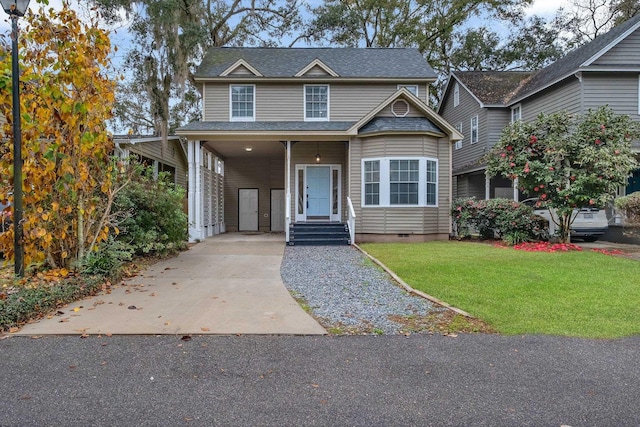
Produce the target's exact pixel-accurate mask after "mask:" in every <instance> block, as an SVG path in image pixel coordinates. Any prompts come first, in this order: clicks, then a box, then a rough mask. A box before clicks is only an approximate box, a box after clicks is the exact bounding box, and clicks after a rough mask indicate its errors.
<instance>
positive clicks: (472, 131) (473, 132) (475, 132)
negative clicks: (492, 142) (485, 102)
mask: <svg viewBox="0 0 640 427" xmlns="http://www.w3.org/2000/svg"><path fill="white" fill-rule="evenodd" d="M474 120H475V125H474ZM474 136H475V138H474ZM479 140H480V123H479V120H478V116H477V115H475V116H473V117H471V119H470V120H469V141H470V143H471V144H475V143H476V142H478V141H479Z"/></svg>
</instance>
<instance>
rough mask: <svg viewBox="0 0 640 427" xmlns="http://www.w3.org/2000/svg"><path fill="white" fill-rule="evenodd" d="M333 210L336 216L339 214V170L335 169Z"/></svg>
mask: <svg viewBox="0 0 640 427" xmlns="http://www.w3.org/2000/svg"><path fill="white" fill-rule="evenodd" d="M332 172H333V209H332V213H333V214H334V215H337V214H338V170H337V169H334V170H333V171H332Z"/></svg>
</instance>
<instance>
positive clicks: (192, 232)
mask: <svg viewBox="0 0 640 427" xmlns="http://www.w3.org/2000/svg"><path fill="white" fill-rule="evenodd" d="M198 145H199V144H198V141H192V140H188V141H187V164H188V172H189V191H188V192H187V215H188V217H189V242H195V241H196V239H198V238H200V236H198V234H197V231H196V211H197V203H196V192H195V190H196V175H197V170H196V164H195V158H196V156H195V153H196V150H197V147H198Z"/></svg>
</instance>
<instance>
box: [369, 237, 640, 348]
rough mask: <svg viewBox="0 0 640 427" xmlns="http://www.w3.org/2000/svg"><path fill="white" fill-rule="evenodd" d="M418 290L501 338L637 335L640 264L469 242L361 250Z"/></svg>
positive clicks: (588, 254) (600, 256)
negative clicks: (479, 321)
mask: <svg viewBox="0 0 640 427" xmlns="http://www.w3.org/2000/svg"><path fill="white" fill-rule="evenodd" d="M361 247H362V248H363V249H364V250H365V251H367V252H369V253H370V254H371V255H373V256H374V257H376V258H378V259H379V260H380V261H381V262H382V263H384V264H385V265H386V266H387V267H389V268H390V269H391V270H393V271H394V272H395V273H396V274H397V275H398V276H400V277H401V278H402V279H403V280H404V281H405V282H407V283H408V284H409V285H410V286H412V287H413V288H415V289H418V290H421V291H423V292H426V293H427V294H429V295H432V296H434V297H436V298H439V299H441V300H443V301H446V302H447V303H449V304H451V305H452V306H454V307H458V308H460V309H462V310H465V311H467V312H468V313H470V314H471V315H473V316H475V317H478V318H480V319H482V320H484V321H485V322H487V323H488V324H489V325H491V326H492V327H493V328H495V329H496V330H497V331H499V332H500V333H504V334H553V335H566V336H578V337H593V338H615V337H623V336H629V335H637V334H640V262H639V261H635V260H630V259H625V258H621V257H614V256H610V255H603V254H600V253H596V252H592V251H586V250H585V251H583V252H579V251H573V252H562V253H544V252H525V251H518V250H514V249H512V248H501V247H495V246H491V245H489V244H482V243H472V242H429V243H419V244H406V243H398V244H363V245H361Z"/></svg>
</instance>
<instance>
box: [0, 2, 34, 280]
mask: <svg viewBox="0 0 640 427" xmlns="http://www.w3.org/2000/svg"><path fill="white" fill-rule="evenodd" d="M0 3H1V4H2V8H3V9H4V11H5V12H7V13H8V14H9V16H10V17H11V74H12V76H11V77H12V88H13V93H12V95H13V230H14V241H13V245H14V267H15V274H16V276H17V277H22V276H23V275H24V247H23V245H22V234H23V233H22V130H21V129H20V66H19V64H18V18H20V17H21V16H24V14H25V12H26V11H27V8H28V7H29V0H0Z"/></svg>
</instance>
